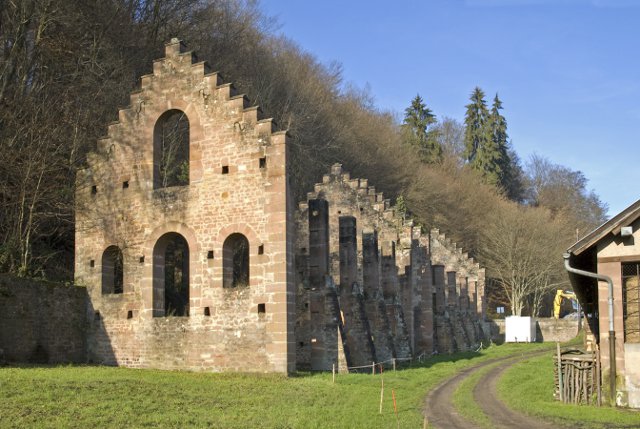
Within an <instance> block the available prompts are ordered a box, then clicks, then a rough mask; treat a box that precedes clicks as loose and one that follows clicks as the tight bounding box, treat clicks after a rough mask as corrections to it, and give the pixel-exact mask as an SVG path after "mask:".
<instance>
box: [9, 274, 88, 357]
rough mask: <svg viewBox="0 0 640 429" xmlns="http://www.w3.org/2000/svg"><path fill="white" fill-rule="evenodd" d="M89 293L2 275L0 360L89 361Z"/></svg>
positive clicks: (79, 288) (69, 287)
mask: <svg viewBox="0 0 640 429" xmlns="http://www.w3.org/2000/svg"><path fill="white" fill-rule="evenodd" d="M86 308H87V290H86V289H85V288H83V287H71V286H60V285H52V284H47V283H41V282H37V281H35V280H25V279H18V278H14V277H10V276H6V275H2V276H0V349H1V350H2V353H0V361H1V360H5V361H7V362H33V363H70V362H73V363H83V362H86V358H87V353H86V352H87V349H86V340H85V338H86V331H85V328H86V325H87V311H86Z"/></svg>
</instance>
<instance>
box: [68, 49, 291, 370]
mask: <svg viewBox="0 0 640 429" xmlns="http://www.w3.org/2000/svg"><path fill="white" fill-rule="evenodd" d="M174 109H175V110H179V111H181V112H183V113H184V114H185V115H186V117H187V118H188V121H189V161H188V165H189V181H188V185H185V186H172V187H167V188H161V189H158V187H157V186H155V185H154V180H155V179H154V174H156V171H157V169H158V168H159V165H158V158H157V154H155V155H154V151H156V150H158V148H157V147H155V148H154V141H155V133H156V132H157V131H155V130H156V128H155V127H156V124H157V123H159V121H160V120H161V118H162V115H163V114H164V113H165V112H167V111H170V110H174ZM259 115H260V112H259V109H258V108H257V107H255V106H253V107H251V106H249V102H248V100H247V99H246V97H244V96H242V95H236V94H235V92H234V89H233V86H232V85H231V84H228V83H227V84H225V83H223V81H222V78H221V77H220V75H218V74H217V73H210V72H209V67H208V65H207V64H206V63H203V62H197V59H196V57H195V55H194V54H193V53H192V52H188V51H186V49H185V46H184V45H183V44H182V43H181V42H180V41H178V40H172V41H171V42H170V43H168V44H167V45H166V50H165V58H163V59H160V60H157V61H155V62H154V65H153V74H151V75H147V76H143V77H142V83H141V90H140V91H138V92H136V93H133V94H132V95H131V107H129V108H126V109H122V110H120V112H119V120H118V121H117V122H115V123H113V124H111V125H110V126H109V133H108V136H107V137H105V138H103V139H102V140H100V141H99V142H98V147H97V151H96V152H95V153H93V154H91V155H90V157H89V168H87V169H86V170H84V171H82V172H80V173H79V174H78V179H77V194H76V200H77V204H78V206H77V216H76V228H77V230H76V266H75V276H76V282H78V283H81V284H86V285H87V289H88V292H89V296H90V299H91V303H92V305H93V311H94V317H93V318H92V323H91V325H90V327H89V339H88V343H89V355H90V358H91V359H92V360H95V361H97V362H101V363H105V364H118V365H126V366H132V367H154V368H189V369H194V370H211V371H222V370H237V371H278V372H287V371H292V370H294V369H295V343H294V342H295V338H294V324H295V288H294V278H293V275H294V266H293V257H292V255H293V253H292V248H293V236H294V231H293V218H292V216H293V210H291V200H290V197H289V187H288V186H289V185H288V181H287V170H286V169H287V146H286V134H285V133H284V132H274V130H273V127H274V125H273V124H272V122H271V120H269V119H266V120H263V119H260V116H259ZM167 233H174V234H179V235H180V236H182V237H183V238H184V240H185V241H186V242H187V244H188V254H189V262H188V269H187V270H186V273H187V274H186V275H188V277H189V303H188V305H189V315H188V317H173V316H170V315H165V314H164V312H165V310H164V306H163V300H164V296H163V293H164V292H163V290H164V289H163V287H164V286H163V285H164V281H165V280H164V277H163V275H162V273H163V272H164V268H163V267H162V265H163V264H164V257H165V256H164V253H162V251H160V250H158V248H159V245H160V244H159V243H160V242H161V238H162V237H164V236H165V234H167ZM236 233H239V234H242V235H243V236H244V237H245V238H246V239H247V241H248V243H249V261H250V262H249V273H250V275H249V279H250V281H249V284H248V285H247V286H245V287H236V288H223V287H222V282H223V275H224V274H223V270H224V263H225V262H224V261H225V256H224V252H223V244H224V242H225V240H226V239H227V238H228V237H229V236H230V235H232V234H236ZM110 246H117V247H118V248H119V249H120V250H121V251H122V254H123V267H124V291H123V293H118V294H104V293H102V291H101V283H102V271H103V268H104V267H103V266H102V255H103V252H104V251H105V249H107V248H108V247H110Z"/></svg>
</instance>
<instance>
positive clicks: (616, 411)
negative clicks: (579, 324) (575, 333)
mask: <svg viewBox="0 0 640 429" xmlns="http://www.w3.org/2000/svg"><path fill="white" fill-rule="evenodd" d="M498 394H499V396H500V399H502V400H503V401H504V402H505V403H506V404H507V405H508V406H509V407H511V408H513V409H516V410H520V411H522V412H525V413H527V414H531V415H534V416H538V417H542V418H544V419H546V420H558V421H564V422H567V421H571V422H573V424H575V425H577V426H576V427H580V428H585V429H587V428H625V427H626V428H640V412H637V411H630V410H624V409H620V408H610V407H607V406H603V407H596V406H587V405H569V404H563V403H560V402H559V401H555V400H554V399H553V356H552V352H550V353H549V354H545V355H543V356H537V357H534V358H531V359H528V360H525V361H523V362H521V363H518V364H517V365H515V366H514V367H513V368H510V369H509V370H507V372H506V373H505V374H504V377H503V378H502V379H500V381H499V383H498Z"/></svg>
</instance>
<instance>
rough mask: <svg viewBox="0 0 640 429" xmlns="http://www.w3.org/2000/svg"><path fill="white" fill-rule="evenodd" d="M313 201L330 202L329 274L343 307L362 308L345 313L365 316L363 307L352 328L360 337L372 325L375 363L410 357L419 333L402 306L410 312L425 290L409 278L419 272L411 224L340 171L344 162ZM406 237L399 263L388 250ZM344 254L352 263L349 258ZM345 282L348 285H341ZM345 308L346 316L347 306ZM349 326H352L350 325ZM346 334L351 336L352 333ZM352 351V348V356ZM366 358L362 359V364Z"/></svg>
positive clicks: (310, 197) (363, 182) (317, 189)
mask: <svg viewBox="0 0 640 429" xmlns="http://www.w3.org/2000/svg"><path fill="white" fill-rule="evenodd" d="M315 199H323V200H326V201H327V202H328V204H329V231H330V233H329V241H330V245H329V253H330V262H329V265H330V275H331V276H332V279H333V280H334V282H336V283H337V285H338V290H339V296H340V297H341V305H342V301H344V303H345V305H348V306H349V307H351V306H353V305H355V306H357V307H358V308H352V309H349V310H348V311H347V313H348V314H349V315H350V316H351V317H354V315H356V314H362V311H361V310H362V309H361V307H362V305H363V306H364V315H365V317H366V320H363V319H362V317H360V316H358V317H356V320H354V321H353V322H352V323H351V325H361V326H362V329H363V332H362V333H361V334H362V335H367V334H366V332H365V331H366V329H364V325H365V322H366V324H368V326H369V334H368V336H370V337H371V338H372V341H373V348H374V352H375V353H374V357H375V358H376V360H378V361H385V360H389V359H391V358H393V357H410V356H411V353H412V343H415V341H413V337H412V336H411V334H414V333H415V334H416V335H417V330H415V329H413V327H414V323H415V322H414V319H413V314H411V315H410V317H411V328H412V329H411V334H410V332H409V325H408V324H407V321H406V320H405V313H404V311H403V303H404V304H405V305H406V307H407V309H411V308H413V307H415V305H416V303H417V301H416V303H414V300H415V298H414V296H415V297H418V301H419V297H420V295H421V293H422V290H421V289H420V291H419V292H416V290H417V289H418V288H422V285H420V286H418V275H417V274H413V275H412V274H411V273H412V272H416V273H417V271H418V270H417V269H415V268H412V267H411V264H412V262H411V254H412V252H413V250H412V240H411V235H412V234H413V233H414V229H415V228H414V227H413V226H412V225H411V224H407V225H406V226H405V225H404V221H403V219H401V218H400V217H399V216H398V215H397V214H396V212H395V210H394V209H393V208H392V207H390V204H389V201H388V200H385V199H384V196H383V194H382V193H378V192H376V190H375V188H374V187H372V186H369V184H368V181H367V180H365V179H352V178H351V177H350V175H349V174H348V173H345V172H343V171H342V167H341V166H340V164H336V165H334V166H333V167H332V170H331V173H330V174H328V175H325V176H324V177H323V181H322V183H319V184H316V186H315V188H314V192H311V193H309V194H308V200H309V201H312V200H315ZM350 218H352V219H353V220H354V223H355V241H354V243H352V248H353V247H355V254H353V252H351V253H349V252H347V253H345V252H344V251H343V252H342V257H341V251H340V249H341V236H340V222H341V221H342V222H344V221H345V219H350ZM407 235H408V239H405V243H406V249H403V259H402V260H397V259H396V256H395V253H393V254H392V255H391V254H389V253H390V251H389V249H391V248H395V246H396V243H400V241H401V240H402V237H404V236H407ZM416 245H417V243H416ZM346 256H349V258H350V259H349V260H346V259H345V257H346ZM384 267H386V268H384ZM407 270H408V271H407ZM423 271H424V270H423ZM341 273H342V274H343V275H341ZM407 273H409V274H408V275H407ZM345 282H347V283H348V285H347V287H343V285H344V284H345ZM401 284H402V285H403V286H404V288H403V289H401ZM405 285H406V286H405ZM383 287H384V288H385V289H386V291H385V290H383ZM360 302H361V303H363V304H359V303H360ZM347 303H348V304H347ZM417 305H420V304H417ZM342 310H343V314H344V310H346V307H345V308H343V309H342ZM345 322H346V323H345V326H346V327H347V328H348V326H349V323H348V321H346V320H345ZM354 322H355V323H354ZM345 332H346V336H347V338H348V337H349V332H348V329H347V330H346V331H345ZM420 343H421V344H423V343H424V341H421V342H420ZM359 348H362V347H359ZM364 348H365V349H366V348H368V346H365V347H364ZM354 350H355V348H354V347H353V346H352V347H351V352H350V353H351V355H352V356H353V355H354ZM366 359H367V357H365V356H361V358H359V359H358V360H360V361H365V360H366Z"/></svg>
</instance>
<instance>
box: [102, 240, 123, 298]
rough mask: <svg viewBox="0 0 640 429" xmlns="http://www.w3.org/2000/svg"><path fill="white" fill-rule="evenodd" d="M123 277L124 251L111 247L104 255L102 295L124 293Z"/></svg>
mask: <svg viewBox="0 0 640 429" xmlns="http://www.w3.org/2000/svg"><path fill="white" fill-rule="evenodd" d="M123 277H124V268H123V264H122V250H120V248H119V247H118V246H109V247H107V248H106V249H105V251H104V253H103V254H102V294H103V295H107V294H114V293H122V292H123V289H124V287H123V286H124V282H123Z"/></svg>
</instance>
